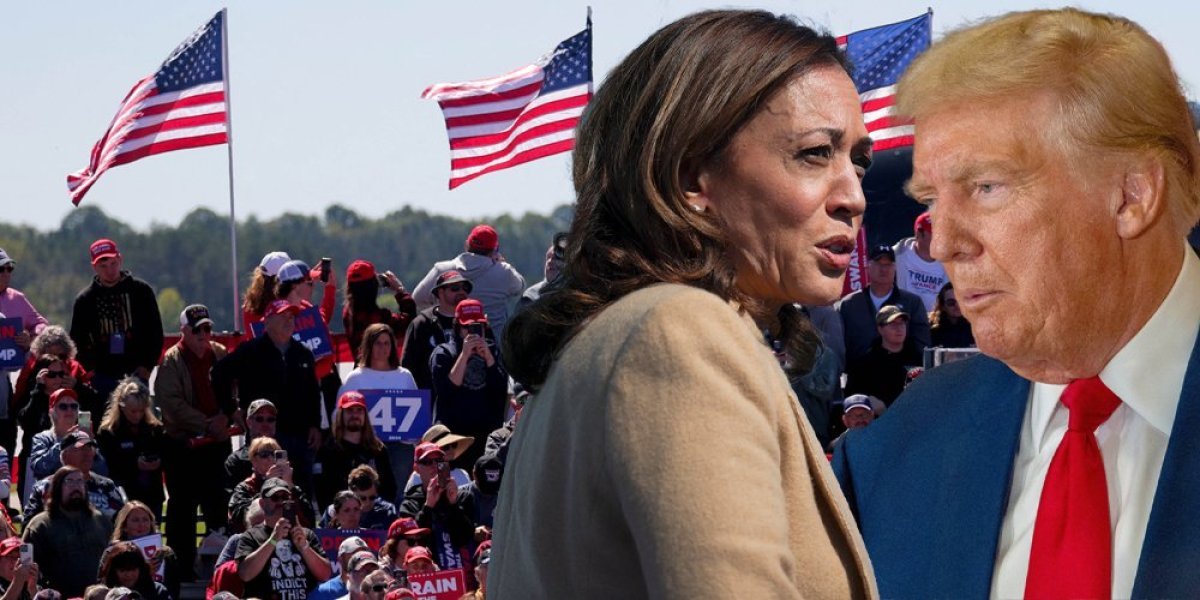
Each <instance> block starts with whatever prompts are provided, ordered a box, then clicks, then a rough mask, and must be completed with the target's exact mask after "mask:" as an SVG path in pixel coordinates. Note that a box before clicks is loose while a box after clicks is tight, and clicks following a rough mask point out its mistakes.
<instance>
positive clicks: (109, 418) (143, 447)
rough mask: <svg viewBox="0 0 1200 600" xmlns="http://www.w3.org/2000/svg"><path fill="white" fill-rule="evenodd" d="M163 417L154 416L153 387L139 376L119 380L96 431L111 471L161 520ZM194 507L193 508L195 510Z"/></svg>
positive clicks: (163, 496)
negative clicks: (151, 401)
mask: <svg viewBox="0 0 1200 600" xmlns="http://www.w3.org/2000/svg"><path fill="white" fill-rule="evenodd" d="M165 441H166V438H165V434H164V433H163V425H162V421H159V420H158V417H156V416H154V411H153V410H152V407H151V404H150V389H149V388H147V387H146V385H145V384H144V383H142V382H141V380H139V379H137V378H136V377H127V378H125V379H123V380H121V383H119V384H117V389H115V390H113V393H112V398H111V399H110V400H109V401H108V409H107V410H105V411H104V418H103V419H101V421H100V428H99V430H98V431H97V432H96V443H97V444H99V445H100V452H101V453H102V454H103V455H104V457H105V460H107V461H108V474H109V476H111V477H112V479H113V481H115V482H117V485H119V486H121V487H122V488H123V489H124V490H125V494H126V495H127V496H128V497H129V498H130V499H131V500H139V501H141V502H144V503H146V505H147V506H149V507H150V510H152V511H153V512H154V520H155V521H161V520H162V507H163V501H164V500H166V494H165V493H163V460H162V456H163V450H164V449H165ZM194 510H195V509H193V511H194Z"/></svg>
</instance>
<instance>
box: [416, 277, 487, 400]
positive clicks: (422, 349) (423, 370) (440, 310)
mask: <svg viewBox="0 0 1200 600" xmlns="http://www.w3.org/2000/svg"><path fill="white" fill-rule="evenodd" d="M472 289H473V288H472V287H471V282H470V281H468V280H467V278H466V277H463V275H462V273H459V272H458V271H446V272H445V273H442V274H441V275H438V278H437V285H436V286H434V288H433V296H434V297H435V298H437V301H438V303H437V304H436V305H434V306H431V307H429V308H427V309H425V310H423V311H421V312H420V313H419V314H417V317H416V318H415V319H413V321H412V323H409V325H408V331H407V332H405V334H404V353H403V355H401V357H400V366H402V367H404V368H405V369H408V370H409V372H411V373H412V374H413V379H415V380H416V382H417V387H418V388H421V389H423V390H432V389H433V375H432V374H430V372H429V357H430V356H431V355H432V354H433V349H434V348H437V347H438V345H439V344H444V343H446V342H448V341H450V339H451V338H452V337H454V309H455V308H457V307H458V303H459V302H462V301H463V300H466V299H467V296H468V295H470V294H471V290H472Z"/></svg>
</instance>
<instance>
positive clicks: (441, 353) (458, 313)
mask: <svg viewBox="0 0 1200 600" xmlns="http://www.w3.org/2000/svg"><path fill="white" fill-rule="evenodd" d="M454 319H455V323H454V339H452V340H450V341H448V342H446V343H445V344H442V345H440V346H438V347H437V348H436V349H434V351H433V355H432V356H430V358H429V369H430V371H431V372H432V374H433V389H434V392H435V395H436V396H437V402H436V403H435V404H434V420H435V421H437V422H439V423H442V424H444V425H446V427H449V428H450V430H451V431H454V432H456V433H460V434H462V435H469V436H471V437H473V438H475V439H477V440H483V439H486V438H487V435H488V434H489V433H491V432H493V431H495V430H496V429H497V428H498V427H500V425H502V424H503V423H504V407H505V404H506V401H507V400H508V373H507V372H506V371H505V370H504V367H503V366H502V365H501V364H500V360H498V357H499V349H498V348H497V347H496V344H495V342H493V341H492V340H491V339H490V338H491V337H492V336H491V335H490V329H489V325H488V318H487V316H486V315H485V314H484V312H483V305H481V304H480V303H479V301H478V300H473V299H467V300H463V301H462V302H460V303H459V304H458V307H457V308H455V309H454ZM481 455H483V447H482V445H479V446H474V445H473V446H471V447H470V448H468V449H467V450H466V451H465V452H463V453H462V454H461V455H460V456H458V458H457V459H455V466H457V467H462V468H470V467H471V466H472V465H474V464H475V459H477V458H479V457H480V456H481Z"/></svg>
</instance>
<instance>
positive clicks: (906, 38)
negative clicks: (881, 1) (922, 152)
mask: <svg viewBox="0 0 1200 600" xmlns="http://www.w3.org/2000/svg"><path fill="white" fill-rule="evenodd" d="M932 38H933V13H932V12H928V13H925V14H923V15H921V16H919V17H916V18H913V19H909V20H907V21H901V22H899V23H892V24H891V25H881V26H879V27H872V28H871V29H864V30H862V31H856V32H854V33H851V34H849V35H843V36H840V37H838V39H837V41H838V46H839V47H840V48H842V49H843V50H844V51H845V52H846V56H848V57H849V58H850V62H851V63H852V64H853V65H854V75H853V79H854V86H855V87H856V88H857V89H858V94H859V98H860V99H861V100H862V111H863V120H864V121H866V124H867V132H868V133H870V134H871V138H872V139H874V140H875V146H874V148H875V151H876V152H878V151H880V150H887V149H889V148H900V147H903V146H911V145H912V143H913V127H912V124H911V123H909V122H907V121H903V120H901V119H898V118H897V117H896V116H895V108H894V104H895V101H896V98H895V95H896V81H898V80H899V79H900V75H902V74H903V73H904V70H905V69H907V68H908V65H909V63H911V62H912V61H913V59H914V58H916V57H917V55H918V54H920V53H921V52H923V51H924V50H925V49H926V48H928V47H929V44H930V42H931V40H932Z"/></svg>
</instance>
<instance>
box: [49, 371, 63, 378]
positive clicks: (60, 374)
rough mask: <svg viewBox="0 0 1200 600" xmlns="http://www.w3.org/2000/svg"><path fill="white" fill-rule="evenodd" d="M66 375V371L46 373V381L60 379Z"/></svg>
mask: <svg viewBox="0 0 1200 600" xmlns="http://www.w3.org/2000/svg"><path fill="white" fill-rule="evenodd" d="M66 374H67V372H66V371H46V379H58V378H59V377H62V376H63V375H66Z"/></svg>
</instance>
